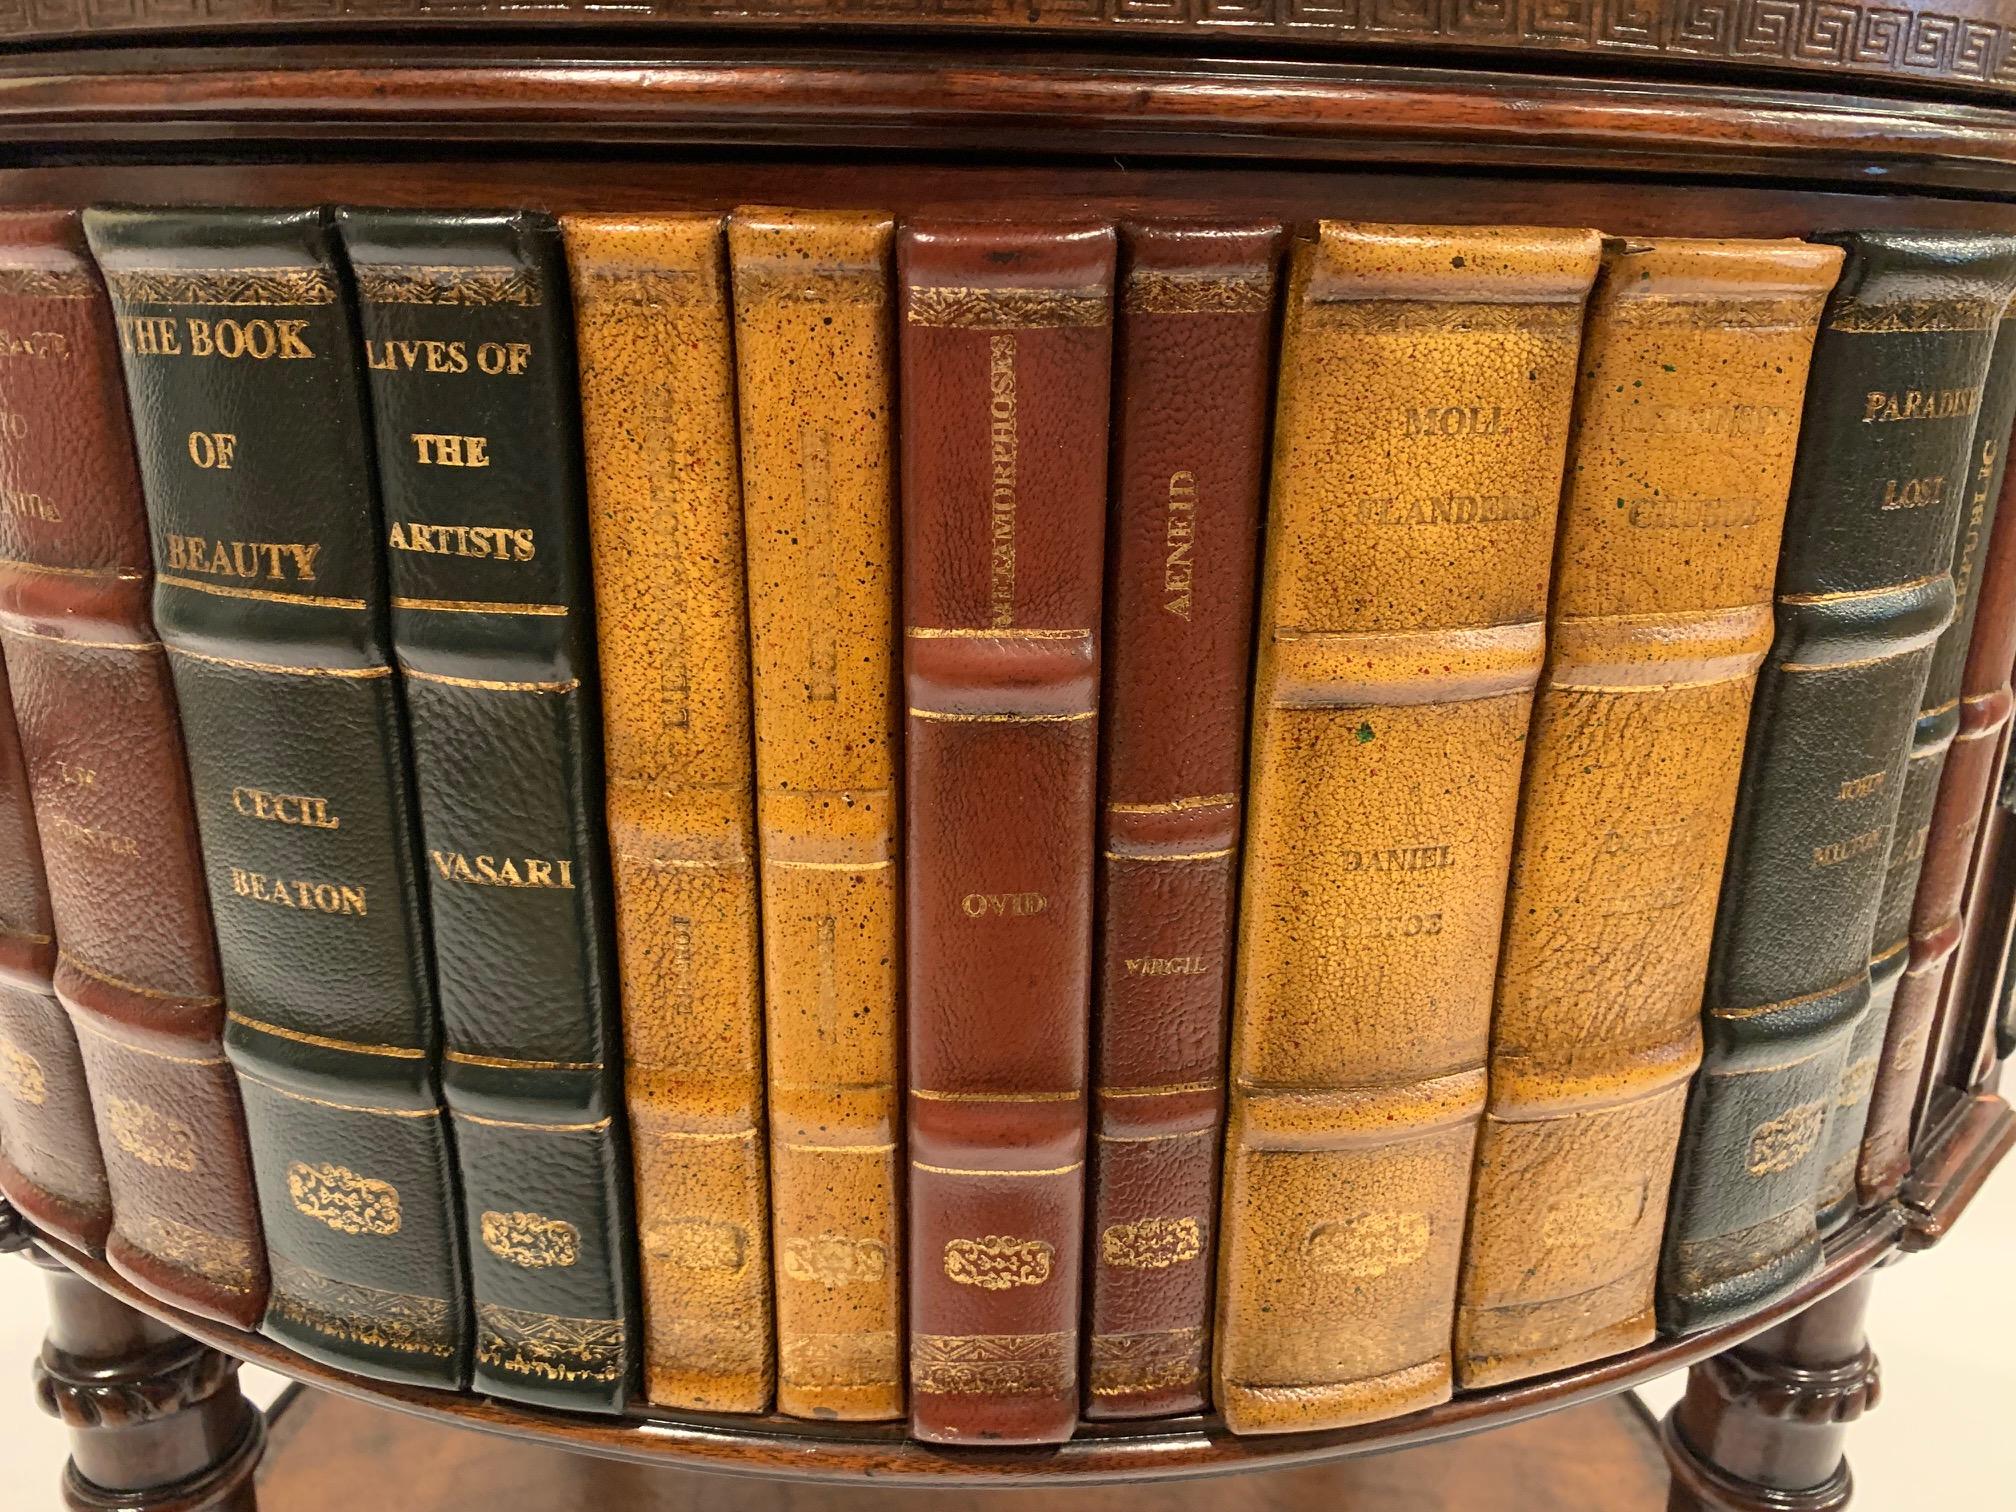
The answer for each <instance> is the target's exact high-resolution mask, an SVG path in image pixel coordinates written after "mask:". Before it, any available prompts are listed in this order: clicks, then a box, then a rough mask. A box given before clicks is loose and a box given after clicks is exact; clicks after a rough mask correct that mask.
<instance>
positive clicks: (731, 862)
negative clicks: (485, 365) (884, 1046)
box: [566, 215, 773, 1412]
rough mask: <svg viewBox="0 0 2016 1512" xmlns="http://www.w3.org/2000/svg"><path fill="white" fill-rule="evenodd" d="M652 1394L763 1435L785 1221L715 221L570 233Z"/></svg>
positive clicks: (684, 218)
mask: <svg viewBox="0 0 2016 1512" xmlns="http://www.w3.org/2000/svg"><path fill="white" fill-rule="evenodd" d="M566 237H567V249H568V256H569V258H570V261H571V266H572V270H573V279H574V292H575V300H576V322H577V326H578V330H579V339H580V350H581V406H582V416H583V423H584V427H585V438H586V445H587V460H588V528H589V534H590V538H591V540H592V543H593V559H594V560H593V567H594V573H595V592H596V598H597V601H598V602H599V604H600V605H601V614H600V618H599V635H600V640H601V662H602V699H603V702H602V710H603V718H604V725H605V732H606V733H605V739H606V741H607V757H608V789H607V795H606V804H607V813H608V827H609V841H610V851H611V860H612V867H613V870H614V873H615V881H616V946H617V965H618V969H619V972H620V977H621V983H622V996H623V1043H624V1065H625V1099H626V1103H627V1106H628V1110H629V1121H630V1128H631V1158H632V1162H633V1169H634V1172H635V1187H636V1193H637V1220H636V1226H637V1230H638V1233H639V1235H640V1249H641V1255H640V1259H639V1266H640V1270H641V1274H642V1280H643V1316H644V1320H645V1337H644V1342H643V1350H644V1384H645V1395H646V1396H647V1397H648V1398H649V1399H650V1400H651V1401H653V1402H655V1403H657V1404H658V1405H659V1406H661V1407H684V1408H691V1409H695V1410H699V1411H708V1412H760V1411H762V1410H763V1408H764V1407H765V1406H767V1405H768V1403H769V1400H770V1388H771V1382H772V1373H773V1366H772V1361H771V1291H770V1245H769V1230H770V1218H769V1209H768V1202H767V1194H766V1180H765V1161H764V1136H763V1129H764V1123H763V1077H762V1011H761V999H760V995H759V985H758V968H757V961H758V956H757V949H758V945H757V932H756V918H757V879H756V847H755V838H754V834H753V814H752V809H753V799H752V794H751V780H752V779H751V757H750V733H749V719H750V713H749V644H748V622H747V616H746V613H745V609H744V603H745V599H744V587H743V570H742V503H741V494H740V485H739V481H738V475H737V468H736V453H735V372H734V357H733V348H732V339H731V332H730V320H729V313H728V295H727V275H726V267H725V260H724V256H723V252H722V246H721V240H722V238H721V219H720V217H719V216H712V215H709V216H699V215H667V216H636V217H629V216H588V215H582V216H569V217H568V218H567V221H566Z"/></svg>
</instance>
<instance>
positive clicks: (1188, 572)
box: [1162, 470, 1197, 620]
mask: <svg viewBox="0 0 2016 1512" xmlns="http://www.w3.org/2000/svg"><path fill="white" fill-rule="evenodd" d="M1196 539H1197V475H1196V474H1195V473H1193V472H1189V471H1187V470H1185V471H1179V472H1174V473H1171V474H1170V475H1169V515H1168V519H1167V522H1166V523H1165V525H1164V528H1163V544H1164V546H1165V548H1166V549H1165V551H1164V554H1163V557H1162V593H1163V599H1162V607H1163V609H1164V610H1165V611H1167V612H1168V613H1170V614H1173V615H1175V616H1176V617H1177V618H1178V619H1185V620H1187V619H1188V618H1190V589H1191V585H1192V584H1193V583H1194V582H1195V580H1196V571H1197V569H1196V563H1195V561H1194V560H1193V559H1192V557H1191V555H1190V548H1191V547H1192V546H1193V545H1194V544H1195V543H1196Z"/></svg>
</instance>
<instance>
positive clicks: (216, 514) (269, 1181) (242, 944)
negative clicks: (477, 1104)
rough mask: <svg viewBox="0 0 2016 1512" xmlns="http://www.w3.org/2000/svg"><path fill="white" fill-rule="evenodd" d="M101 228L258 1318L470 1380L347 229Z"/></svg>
mask: <svg viewBox="0 0 2016 1512" xmlns="http://www.w3.org/2000/svg"><path fill="white" fill-rule="evenodd" d="M85 225H86V229H87V231H88V233H89V235H90V238H91V243H92V247H93V250H94V251H95V252H96V253H97V256H98V260H99V262H100V264H101V265H102V266H103V267H104V269H105V271H106V276H107V280H108V282H109V284H110V286H111V291H112V296H113V308H114V312H115V314H116V316H117V324H118V331H119V343H120V353H121V356H122V357H123V359H124V361H125V365H126V380H127V388H128V391H129V395H130V398H131V400H132V411H133V421H134V428H135V432H136V435H137V439H138V443H139V446H138V451H139V464H140V474H141V480H142V483H143V485H144V490H143V491H144V494H145V504H146V513H147V517H148V521H149V524H150V527H151V531H152V545H153V554H154V560H155V563H156V567H157V573H158V575H157V578H156V582H155V590H154V616H155V620H156V623H157V624H158V626H159V629H160V634H161V638H162V639H163V641H165V642H166V643H167V646H168V650H169V665H170V668H171V670H172V672H173V676H174V683H175V693H176V698H177V702H178V703H179V706H180V710H181V714H182V720H183V727H184V733H185V734H186V737H187V742H188V753H189V768H190V777H191V782H192V787H193V793H194V799H195V809H196V824H197V828H198V830H199V832H200V834H201V837H202V855H203V865H204V869H205V876H206V880H207V883H208V889H209V897H210V909H211V912H212V914H213V915H214V917H215V921H216V926H217V938H218V947H219V952H220V955H221V958H222V965H223V979H224V994H225V997H226V999H227V1000H228V1003H229V1008H230V1016H229V1022H228V1025H227V1026H226V1031H225V1043H226V1047H227V1050H228V1053H229V1055H230V1057H231V1060H232V1062H233V1064H234V1065H235V1066H236V1067H237V1071H238V1080H239V1085H240V1087H241V1088H242V1090H243V1094H244V1099H245V1109H246V1118H247V1121H248V1123H249V1125H250V1129H251V1133H252V1142H253V1155H252V1164H253V1170H254V1174H255V1175H256V1178H257V1183H258V1194H259V1211H260V1216H261V1219H262V1220H263V1225H264V1229H265V1235H266V1241H267V1247H268V1249H269V1250H270V1251H271V1255H272V1260H273V1275H274V1286H273V1295H272V1299H271V1302H270V1304H269V1305H268V1307H267V1309H266V1315H265V1319H264V1322H263V1324H262V1327H263V1329H264V1330H265V1332H267V1333H268V1334H270V1335H271V1336H272V1337H274V1338H276V1339H278V1340H280V1341H281V1342H283V1343H285V1344H287V1345H288V1346H289V1347H290V1348H293V1349H296V1350H299V1351H301V1352H302V1353H304V1354H309V1355H312V1356H315V1357H317V1358H321V1359H325V1360H328V1361H330V1362H331V1363H335V1364H339V1365H341V1366H342V1367H343V1368H345V1369H349V1370H356V1371H359V1372H361V1373H364V1374H368V1375H374V1376H380V1377H384V1378H388V1379H394V1380H407V1381H414V1382H418V1383H424V1384H430V1385H457V1384H459V1383H460V1381H461V1380H462V1373H463V1372H462V1362H463V1358H464V1354H465V1350H466V1345H465V1342H464V1335H465V1332H466V1330H465V1328H464V1325H463V1321H462V1320H463V1311H464V1302H463V1281H462V1273H461V1261H460V1251H459V1244H458V1238H457V1226H456V1224H455V1220H454V1217H453V1212H454V1191H453V1180H452V1175H451V1171H450V1163H449V1155H448V1136H447V1133H446V1130H445V1129H444V1128H443V1121H442V1118H441V1101H440V1094H439V1090H438V1086H437V1083H436V1080H435V1072H434V1062H433V1051H434V1036H435V1019H434V1011H433V994H432V988H431V986H430V984H429V981H428V973H427V959H426V938H425V933H424V929H423V926H422V920H421V917H420V909H419V883H418V875H417V858H416V856H415V854H414V850H413V838H412V829H411V807H410V797H409V793H408V789H407V778H406V755H405V744H404V731H403V721H402V717H401V712H400V707H399V699H398V690H397V687H396V686H395V684H394V681H393V678H392V669H391V665H390V662H389V660H388V657H387V650H386V633H385V594H384V567H383V558H382V556H381V555H380V548H379V545H378V522H377V506H376V499H375V495H374V493H373V488H372V477H371V466H370V452H369V450H368V447H369V439H368V436H367V434H366V431H365V420H364V406H363V391H362V385H361V379H360V377H359V368H358V360H357V349H356V343H355V338H354V334H353V330H352V326H351V320H350V312H349V309H348V306H347V299H346V296H345V294H344V290H343V284H342V278H341V274H340V271H339V269H338V267H337V263H336V254H335V247H334V240H333V237H332V235H331V233H330V230H329V227H328V225H327V222H326V219H325V217H324V216H322V215H321V214H320V213H319V212H316V211H222V210H219V211H208V210H192V211H125V210H105V211H90V212H87V214H86V216H85ZM193 854H194V852H193V849H192V851H191V855H192V858H193ZM114 1190H115V1193H116V1191H117V1187H116V1182H115V1188H114Z"/></svg>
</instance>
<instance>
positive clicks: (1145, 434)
mask: <svg viewBox="0 0 2016 1512" xmlns="http://www.w3.org/2000/svg"><path fill="white" fill-rule="evenodd" d="M1121 246H1122V254H1123V258H1124V267H1123V271H1122V274H1121V281H1120V323H1119V328H1118V334H1117V336H1116V338H1115V347H1116V350H1115V358H1114V361H1115V364H1116V367H1117V370H1118V371H1117V377H1116V383H1115V393H1116V395H1117V399H1116V404H1115V412H1114V422H1113V423H1114V448H1113V456H1114V462H1113V480H1114V481H1113V496H1114V506H1113V518H1112V522H1111V528H1110V532H1109V536H1110V542H1111V544H1110V547H1109V552H1108V572H1107V599H1106V642H1105V657H1106V665H1105V678H1104V688H1103V693H1102V697H1103V700H1104V711H1103V712H1104V719H1103V724H1102V729H1101V740H1102V745H1103V750H1102V753H1101V763H1102V766H1103V769H1104V775H1103V778H1102V788H1103V791H1102V800H1101V808H1100V848H1101V858H1100V862H1099V919H1100V922H1099V937H1098V942H1097V946H1096V950H1095V959H1096V962H1097V966H1096V971H1097V977H1096V981H1097V995H1096V998H1095V1001H1094V1007H1093V1019H1094V1027H1093V1054H1094V1060H1093V1084H1094V1094H1093V1096H1094V1101H1093V1109H1094V1113H1093V1131H1094V1138H1093V1146H1092V1175H1091V1181H1092V1186H1091V1205H1092V1207H1091V1225H1092V1227H1091V1242H1090V1244H1089V1246H1088V1248H1087V1256H1088V1265H1089V1269H1088V1271H1087V1288H1088V1292H1089V1300H1088V1304H1087V1322H1088V1328H1089V1333H1090V1336H1089V1338H1088V1339H1087V1341H1086V1360H1087V1366H1088V1369H1087V1379H1086V1383H1085V1388H1086V1390H1085V1406H1084V1415H1085V1416H1086V1417H1088V1418H1140V1417H1158V1416H1166V1415H1169V1414H1173V1413H1180V1412H1195V1411H1198V1410H1200V1409H1201V1408H1202V1407H1203V1406H1204V1404H1205V1401H1206V1399H1207V1397H1208V1395H1209V1377H1210V1325H1211V1262H1212V1258H1213V1254H1214V1252H1215V1250H1216V1248H1217V1233H1218V1225H1217V1208H1218V1161H1219V1140H1220V1135H1221V1130H1222V1128H1223V1125H1224V1116H1225V1090H1224V1089H1225V1025H1226V1006H1227V998H1228V996H1229V991H1230V983H1231V962H1232V923H1233V916H1234V909H1235V905H1236V893H1237V886H1238V859H1237V858H1238V843H1239V812H1240V796H1241V795H1240V792H1239V787H1240V780H1241V777H1242V776H1243V770H1244V763H1245V743H1246V742H1245V735H1246V700H1247V694H1248V678H1249V676H1250V673H1251V662H1252V649H1253V592H1254V566H1255V561H1254V559H1255V556H1256V553H1257V548H1258V544H1259V526H1260V520H1259V514H1260V495H1261V490H1262V486H1263V482H1264V473H1265V468H1266V444H1267V421H1268V400H1269V397H1270V393H1269V391H1270V388H1271V386H1272V380H1273V358H1274V350H1273V348H1274V305H1275V294H1276V283H1277V268H1278V264H1279V261H1280V250H1281V228H1280V227H1279V226H1276V225H1270V224H1249V225H1217V224H1211V223H1189V222H1183V223H1158V224H1135V225H1129V226H1125V227H1123V228H1122V238H1121Z"/></svg>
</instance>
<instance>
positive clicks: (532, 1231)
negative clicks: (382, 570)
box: [335, 208, 636, 1412]
mask: <svg viewBox="0 0 2016 1512" xmlns="http://www.w3.org/2000/svg"><path fill="white" fill-rule="evenodd" d="M335 219H336V224H337V226H338V228H339V230H340V232H341V235H342V242H343V249H344V252H345V253H346V255H347V256H348V259H349V264H350V271H351V274H352V277H353V278H354V280H355V285H356V289H357V310H358V320H359V324H360V326H361V329H362V334H363V338H364V354H365V366H366V370H367V386H368V389H369V393H370V398H371V415H372V430H373V434H374V435H375V437H376V442H377V457H378V478H379V486H380V488H381V490H382V492H383V497H384V530H385V542H386V547H387V549H386V553H385V556H386V563H387V570H388V574H389V578H390V585H391V606H392V646H393V652H394V655H395V657H396V658H397V661H398V664H399V681H400V683H401V686H402V689H403V692H404V695H405V699H406V707H407V710H408V713H409V715H410V718H411V722H412V749H413V772H414V783H415V789H416V793H417V797H418V801H419V810H420V832H421V841H422V851H423V856H424V860H423V867H422V870H423V874H424V875H425V877H426V879H427V897H428V911H429V916H430V920H431V923H432V928H433V940H434V959H435V969H436V975H437V980H438V984H439V992H440V999H441V1038H442V1055H441V1060H442V1069H441V1079H442V1090H443V1093H444V1095H445V1097H446V1099H447V1103H448V1109H449V1112H450V1115H451V1116H452V1118H453V1120H454V1126H455V1151H456V1158H457V1162H458V1165H459V1168H460V1173H461V1178H462V1208H463V1229H464V1233H465V1234H466V1236H467V1247H468V1257H469V1285H470V1295H471V1300H472V1303H473V1307H474V1313H475V1349H474V1364H473V1368H472V1383H473V1385H474V1386H475V1387H476V1389H478V1390H481V1391H486V1392H490V1393H492V1394H494V1395H496V1396H500V1397H509V1398H512V1399H514V1400H519V1401H530V1402H537V1403H540V1404H542V1405H546V1406H552V1407H565V1408H570V1409H573V1410H577V1411H591V1412H592V1411H604V1412H613V1411H618V1410H620V1409H621V1408H622V1406H623V1405H624V1403H625V1401H626V1399H627V1397H628V1394H629V1391H630V1387H631V1381H632V1377H633V1376H634V1375H635V1367H636V1343H635V1340H636V1328H635V1323H634V1315H635V1304H634V1299H633V1295H632V1293H633V1285H632V1280H631V1267H630V1262H629V1255H628V1247H629V1243H630V1230H629V1225H628V1223H627V1221H626V1220H627V1217H628V1214H629V1208H630V1200H629V1189H628V1183H627V1165H628V1162H627V1160H626V1158H625V1153H624V1148H623V1131H622V1128H621V1124H620V1119H619V1116H618V1115H619V1114H620V1111H621V1110H620V1108H619V1107H618V1102H619V1098H618V1097H617V1092H616V1088H617V1080H616V1078H617V1072H616V1067H615V1064H614V1053H615V1039H616V1033H617V1030H616V977H615V969H614V968H615V957H614V939H613V935H612V926H611V919H610V898H609V871H608V861H607V854H606V845H605V842H604V839H603V834H602V824H601V812H600V810H601V802H600V800H601V792H602V762H601V748H602V741H601V730H600V721H599V719H598V700H597V695H596V687H595V656H594V629H593V620H592V615H593V608H592V606H591V604H590V600H589V583H588V537H587V528H586V509H585V504H584V498H583V483H582V463H581V438H580V428H579V421H578V415H579V411H578V409H577V402H576V397H575V396H576V383H575V363H574V329H573V319H572V310H571V306H570V304H569V301H568V294H567V270H566V263H565V258H564V255H563V253H562V249H561V243H560V229H559V226H558V223H557V222H555V221H554V220H553V219H552V218H551V217H550V216H545V215H539V214H535V213H530V212H498V213H490V212H484V211H466V212H452V213H449V212H424V211H403V210H365V209H351V208H345V209H341V210H338V211H337V212H336V213H335Z"/></svg>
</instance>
